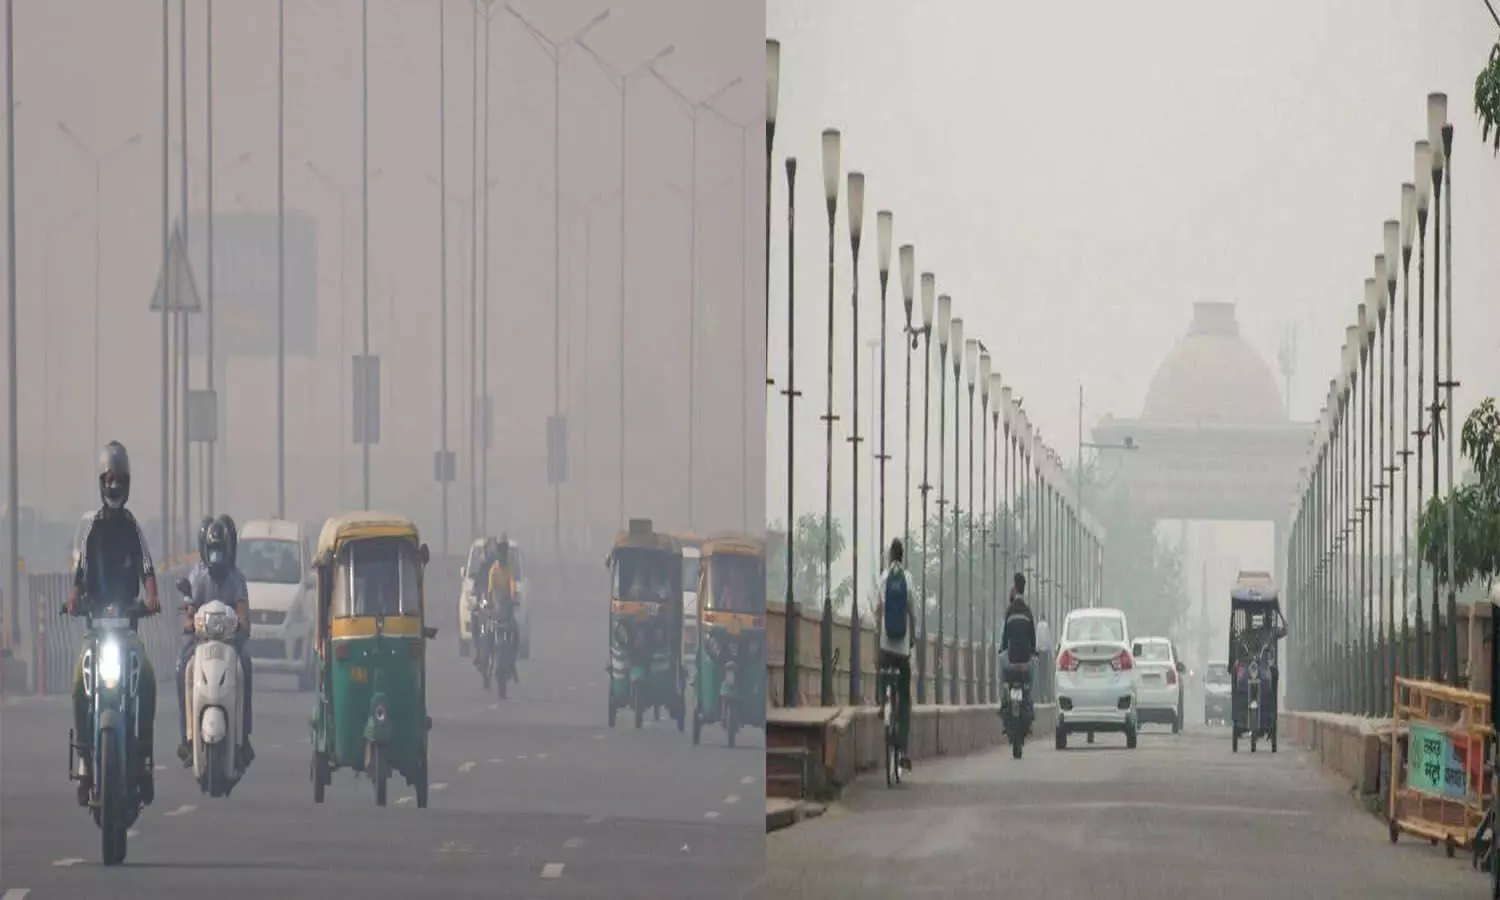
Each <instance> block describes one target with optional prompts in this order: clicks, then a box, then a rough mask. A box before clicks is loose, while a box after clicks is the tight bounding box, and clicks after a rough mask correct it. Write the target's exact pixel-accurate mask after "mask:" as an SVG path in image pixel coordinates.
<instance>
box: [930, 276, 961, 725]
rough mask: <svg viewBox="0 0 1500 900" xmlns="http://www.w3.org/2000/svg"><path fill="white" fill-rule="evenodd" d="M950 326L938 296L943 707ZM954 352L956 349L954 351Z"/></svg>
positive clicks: (938, 672)
mask: <svg viewBox="0 0 1500 900" xmlns="http://www.w3.org/2000/svg"><path fill="white" fill-rule="evenodd" d="M952 325H953V300H952V298H951V297H949V296H948V295H947V294H943V295H941V296H939V297H938V302H937V329H938V335H937V338H938V366H937V378H938V483H937V492H938V499H937V511H938V516H937V518H938V521H937V526H938V530H937V531H938V567H937V575H938V587H937V620H938V627H937V632H938V633H937V649H936V654H937V658H936V659H935V660H934V661H933V694H934V696H935V699H936V701H937V705H939V706H942V705H943V701H944V697H945V692H944V691H943V675H944V672H945V670H946V668H947V665H946V662H947V655H948V654H947V646H946V643H945V641H944V637H945V634H946V630H945V628H944V623H945V621H946V620H945V619H944V618H943V609H944V603H943V601H944V599H945V595H946V593H947V590H946V588H947V584H948V575H947V572H946V571H945V568H944V565H943V564H944V563H945V562H946V560H945V559H944V556H945V553H944V551H945V550H946V549H947V541H946V540H945V539H944V535H943V529H944V528H945V527H946V526H947V523H948V517H947V515H946V513H947V507H948V497H947V486H946V485H947V477H946V476H947V469H948V443H947V442H948V338H949V332H950V330H951V329H952ZM954 353H955V354H956V353H957V350H955V351H954Z"/></svg>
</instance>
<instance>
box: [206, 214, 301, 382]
mask: <svg viewBox="0 0 1500 900" xmlns="http://www.w3.org/2000/svg"><path fill="white" fill-rule="evenodd" d="M213 222H214V233H213V276H212V277H213V307H214V331H215V334H216V336H217V341H216V345H217V346H216V353H217V355H218V356H220V357H222V358H226V359H227V358H228V357H231V356H250V357H260V358H273V359H274V358H275V356H276V317H277V309H276V301H277V293H276V292H277V231H276V213H275V212H269V213H263V212H215V213H214V218H213ZM283 237H284V242H285V248H286V256H285V263H286V270H285V273H284V279H285V280H284V286H285V300H286V304H285V314H286V319H285V323H286V325H285V334H286V355H287V356H293V357H310V356H313V355H315V354H316V353H317V345H318V234H317V221H316V220H315V219H313V218H312V217H311V216H308V215H307V214H305V213H301V212H293V211H292V210H287V212H286V218H285V233H284V235H283ZM187 248H188V254H187V258H188V260H189V261H190V262H191V263H192V266H191V269H192V274H193V276H194V277H195V278H196V281H197V286H198V292H199V294H200V295H202V297H203V300H204V301H205V302H206V301H207V300H208V285H209V266H208V258H209V257H208V217H207V216H205V215H202V214H195V215H191V216H189V217H188V233H187ZM205 318H206V317H204V316H195V317H194V321H193V322H192V324H191V328H192V329H193V334H192V340H191V342H190V349H191V352H192V353H194V354H195V355H202V354H203V351H204V349H205V341H204V336H205V334H206V331H205V330H204V329H205V328H206V327H207V323H206V321H205Z"/></svg>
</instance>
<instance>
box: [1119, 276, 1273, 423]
mask: <svg viewBox="0 0 1500 900" xmlns="http://www.w3.org/2000/svg"><path fill="white" fill-rule="evenodd" d="M1286 419H1287V413H1286V406H1285V404H1284V403H1283V402H1282V397H1281V392H1280V391H1278V390H1277V387H1276V379H1275V377H1274V376H1273V375H1272V373H1271V367H1270V366H1268V365H1266V362H1265V360H1263V359H1262V358H1261V356H1260V354H1259V353H1257V352H1255V348H1254V347H1251V346H1250V343H1249V342H1248V341H1246V340H1245V339H1244V338H1243V337H1241V336H1240V324H1239V322H1238V321H1237V320H1236V319H1235V316H1234V304H1233V303H1194V304H1193V319H1192V322H1191V323H1189V325H1188V331H1187V334H1186V335H1184V336H1183V337H1182V339H1181V340H1179V341H1178V342H1177V346H1175V347H1173V348H1172V352H1171V353H1169V354H1167V358H1166V359H1165V360H1163V361H1162V364H1161V365H1160V366H1159V367H1157V370H1156V375H1155V376H1153V377H1152V379H1151V387H1150V389H1149V390H1147V391H1146V403H1145V406H1144V408H1143V409H1142V410H1141V420H1142V421H1145V422H1173V423H1178V424H1185V423H1189V422H1199V423H1204V424H1209V423H1212V424H1238V425H1249V424H1273V423H1280V422H1285V421H1286Z"/></svg>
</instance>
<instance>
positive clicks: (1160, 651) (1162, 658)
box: [1136, 641, 1172, 662]
mask: <svg viewBox="0 0 1500 900" xmlns="http://www.w3.org/2000/svg"><path fill="white" fill-rule="evenodd" d="M1136 658H1137V659H1139V660H1141V661H1142V662H1171V661H1172V647H1171V645H1170V644H1166V643H1163V642H1161V641H1147V642H1146V643H1144V644H1142V645H1141V652H1140V653H1138V654H1136Z"/></svg>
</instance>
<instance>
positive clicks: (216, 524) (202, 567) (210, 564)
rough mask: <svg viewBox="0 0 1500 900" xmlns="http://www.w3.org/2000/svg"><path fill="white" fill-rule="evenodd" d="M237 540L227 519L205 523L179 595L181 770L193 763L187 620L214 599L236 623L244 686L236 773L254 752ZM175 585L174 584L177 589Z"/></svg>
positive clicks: (245, 596) (246, 616) (246, 603)
mask: <svg viewBox="0 0 1500 900" xmlns="http://www.w3.org/2000/svg"><path fill="white" fill-rule="evenodd" d="M237 538H238V534H237V531H236V529H235V526H234V520H233V519H231V518H230V517H229V515H228V514H225V515H222V516H219V517H218V518H217V519H205V520H204V524H203V527H202V529H201V530H200V531H199V533H198V562H197V563H195V564H194V565H193V568H192V569H191V570H190V571H189V572H188V575H187V578H185V579H184V581H185V582H186V585H185V586H186V588H187V590H186V591H185V592H184V597H183V599H184V600H185V601H187V603H188V609H187V610H186V611H185V612H184V614H183V619H182V631H183V634H185V635H187V640H186V641H185V642H184V643H183V646H182V652H181V653H180V654H179V655H178V657H177V711H178V714H179V719H178V721H179V725H180V728H179V731H178V740H179V743H178V745H177V758H178V759H180V760H182V764H183V765H184V766H189V765H192V761H193V748H192V745H191V744H189V743H188V739H187V678H186V676H187V664H188V661H189V660H191V659H192V658H193V650H194V648H195V647H196V646H197V640H196V639H195V638H194V627H193V617H194V615H195V614H196V613H197V611H198V610H199V609H200V608H201V607H202V606H203V605H204V604H205V603H209V602H211V601H214V600H217V601H219V602H220V603H223V604H224V605H226V606H230V607H233V609H234V614H235V616H236V617H237V618H238V620H239V625H238V629H239V630H238V633H237V634H236V635H235V637H234V642H235V649H236V651H238V656H239V659H240V671H241V674H242V677H243V679H244V685H245V692H244V700H245V709H244V714H245V716H244V728H243V734H242V737H241V741H240V744H241V747H240V759H239V761H238V768H240V769H245V768H248V767H249V765H250V763H251V761H252V760H254V759H255V751H254V749H253V748H252V747H251V746H250V724H251V703H252V700H251V697H252V696H253V695H254V691H253V690H252V689H251V688H252V685H251V668H250V654H249V652H248V651H247V650H246V649H245V645H244V640H245V638H246V637H247V636H248V635H249V633H250V588H249V585H248V584H246V582H245V576H244V575H243V574H242V573H241V572H240V570H239V567H238V566H237V565H235V551H236V549H237V547H238V543H239V542H238V540H237ZM181 586H182V585H181V584H179V587H181Z"/></svg>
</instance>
